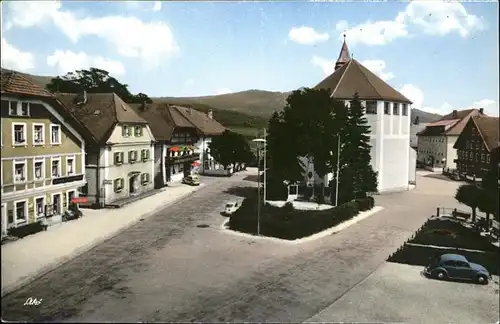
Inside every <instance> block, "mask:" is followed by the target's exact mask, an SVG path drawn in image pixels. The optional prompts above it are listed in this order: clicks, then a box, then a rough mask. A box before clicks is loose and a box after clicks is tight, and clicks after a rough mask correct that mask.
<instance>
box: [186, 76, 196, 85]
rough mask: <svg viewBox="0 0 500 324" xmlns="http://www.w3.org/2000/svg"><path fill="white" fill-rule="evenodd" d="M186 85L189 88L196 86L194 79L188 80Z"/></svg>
mask: <svg viewBox="0 0 500 324" xmlns="http://www.w3.org/2000/svg"><path fill="white" fill-rule="evenodd" d="M185 84H186V85H187V86H192V85H193V84H194V79H192V78H189V79H187V80H186V83H185Z"/></svg>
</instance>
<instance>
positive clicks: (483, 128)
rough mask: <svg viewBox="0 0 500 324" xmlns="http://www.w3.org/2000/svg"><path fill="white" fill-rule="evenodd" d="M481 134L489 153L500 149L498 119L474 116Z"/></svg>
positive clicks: (473, 118) (473, 119)
mask: <svg viewBox="0 0 500 324" xmlns="http://www.w3.org/2000/svg"><path fill="white" fill-rule="evenodd" d="M471 119H472V121H473V122H474V123H475V124H476V127H477V130H478V131H479V133H480V134H481V136H482V138H483V140H484V144H485V145H486V148H487V149H488V151H489V152H491V151H492V150H494V149H496V148H498V147H499V141H498V140H499V136H498V129H499V122H500V119H499V118H498V117H489V116H474V117H472V118H471Z"/></svg>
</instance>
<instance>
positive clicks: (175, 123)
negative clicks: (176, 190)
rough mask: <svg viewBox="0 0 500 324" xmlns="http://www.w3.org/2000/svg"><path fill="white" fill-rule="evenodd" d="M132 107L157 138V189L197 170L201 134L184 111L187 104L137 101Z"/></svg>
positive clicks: (155, 176)
mask: <svg viewBox="0 0 500 324" xmlns="http://www.w3.org/2000/svg"><path fill="white" fill-rule="evenodd" d="M132 108H133V109H134V110H135V111H136V112H137V114H139V115H140V116H141V117H142V118H144V119H145V120H146V121H147V122H148V123H149V126H150V127H151V130H152V132H153V135H154V137H155V139H156V143H155V154H154V156H155V172H154V174H155V175H154V179H155V181H154V182H155V186H156V187H157V188H159V187H163V186H166V185H168V183H171V182H179V181H181V180H182V179H183V178H184V177H185V176H188V175H190V174H192V173H193V172H194V171H196V168H197V165H198V163H199V154H198V153H196V149H195V146H196V145H197V144H196V143H197V142H198V141H199V139H200V134H199V133H198V129H197V128H196V127H195V126H194V125H193V124H192V123H191V122H190V121H189V120H188V119H187V118H185V117H184V115H183V114H182V113H181V112H180V110H182V109H183V107H181V106H176V105H169V104H167V103H153V104H134V105H132ZM193 113H194V112H191V114H193Z"/></svg>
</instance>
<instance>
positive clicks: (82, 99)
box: [75, 90, 87, 106]
mask: <svg viewBox="0 0 500 324" xmlns="http://www.w3.org/2000/svg"><path fill="white" fill-rule="evenodd" d="M75 103H76V105H77V106H83V105H84V104H86V103H87V91H86V90H83V92H82V93H81V94H79V95H77V96H76V98H75Z"/></svg>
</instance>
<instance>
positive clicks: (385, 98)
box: [315, 41, 413, 193]
mask: <svg viewBox="0 0 500 324" xmlns="http://www.w3.org/2000/svg"><path fill="white" fill-rule="evenodd" d="M315 88H316V89H329V90H330V91H331V93H332V97H334V98H336V99H338V100H345V102H346V104H347V105H349V100H350V99H352V98H353V96H354V94H355V93H357V94H358V96H359V98H360V100H361V102H362V105H363V106H364V107H365V114H366V115H365V117H366V119H367V121H368V124H369V126H370V130H371V134H370V144H371V146H372V148H371V164H372V167H373V169H374V170H375V171H376V172H378V191H379V192H381V193H383V192H390V191H401V190H408V188H409V182H410V178H409V175H410V174H412V172H413V171H412V170H410V166H411V164H410V158H411V157H410V122H411V101H410V100H409V99H408V98H406V97H405V96H403V95H402V94H401V93H399V92H398V91H396V90H395V89H394V88H392V87H391V86H390V85H388V84H387V83H385V82H384V81H383V80H381V79H380V78H379V77H378V76H376V75H375V74H374V73H372V72H371V71H369V70H368V69H367V68H365V67H364V66H363V65H362V64H360V63H359V62H358V61H356V60H355V59H352V58H351V57H350V54H349V50H348V48H347V45H346V43H345V41H344V44H343V46H342V49H341V53H340V55H339V59H338V61H337V64H336V70H335V72H334V73H333V74H331V75H330V76H328V77H326V78H325V79H324V80H323V81H321V82H320V83H319V84H318V85H316V86H315ZM341 141H342V139H341Z"/></svg>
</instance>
